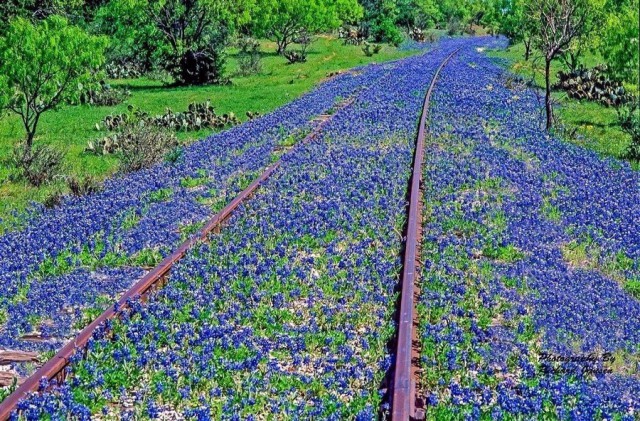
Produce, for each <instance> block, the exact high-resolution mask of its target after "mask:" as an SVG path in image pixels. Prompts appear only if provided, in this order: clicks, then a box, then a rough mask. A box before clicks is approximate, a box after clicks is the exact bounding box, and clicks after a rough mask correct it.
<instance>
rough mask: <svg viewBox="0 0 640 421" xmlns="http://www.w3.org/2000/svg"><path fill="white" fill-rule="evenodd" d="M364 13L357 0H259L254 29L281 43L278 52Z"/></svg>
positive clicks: (259, 34)
mask: <svg viewBox="0 0 640 421" xmlns="http://www.w3.org/2000/svg"><path fill="white" fill-rule="evenodd" d="M360 16H362V9H361V7H360V6H359V5H358V2H357V1H356V0H258V1H257V4H256V7H255V14H254V16H253V24H254V25H253V29H254V31H255V33H256V35H258V36H265V37H267V38H269V39H271V40H273V41H274V42H275V43H276V45H277V52H278V54H284V53H285V51H286V50H287V48H288V46H289V45H291V44H292V43H294V42H295V41H296V39H297V38H299V37H300V36H302V35H304V34H314V33H318V32H321V31H328V30H332V29H336V28H338V27H339V26H340V25H341V24H342V23H343V22H345V21H346V22H353V21H356V20H357V19H358V18H360Z"/></svg>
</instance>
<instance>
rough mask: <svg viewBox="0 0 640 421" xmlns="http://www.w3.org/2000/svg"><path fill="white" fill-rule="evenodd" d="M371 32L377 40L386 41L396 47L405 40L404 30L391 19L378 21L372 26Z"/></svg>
mask: <svg viewBox="0 0 640 421" xmlns="http://www.w3.org/2000/svg"><path fill="white" fill-rule="evenodd" d="M371 34H372V35H373V39H374V40H375V41H376V42H379V43H384V42H386V43H388V44H391V45H394V46H396V47H397V46H399V45H400V44H401V43H402V41H403V37H402V32H401V31H400V29H399V28H398V27H397V26H396V25H395V24H394V23H393V21H391V20H390V19H383V20H382V21H380V22H376V23H375V24H374V25H373V27H372V28H371Z"/></svg>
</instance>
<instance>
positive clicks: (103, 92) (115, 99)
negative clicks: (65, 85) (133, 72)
mask: <svg viewBox="0 0 640 421" xmlns="http://www.w3.org/2000/svg"><path fill="white" fill-rule="evenodd" d="M130 96H131V92H130V91H129V90H127V89H114V88H112V87H111V86H110V85H109V84H107V83H105V82H104V81H101V82H100V83H99V84H97V86H95V87H93V88H89V89H87V90H85V91H83V92H82V93H81V94H80V104H86V105H93V106H108V107H110V106H113V105H118V104H120V103H122V102H124V100H125V99H127V98H128V97H130Z"/></svg>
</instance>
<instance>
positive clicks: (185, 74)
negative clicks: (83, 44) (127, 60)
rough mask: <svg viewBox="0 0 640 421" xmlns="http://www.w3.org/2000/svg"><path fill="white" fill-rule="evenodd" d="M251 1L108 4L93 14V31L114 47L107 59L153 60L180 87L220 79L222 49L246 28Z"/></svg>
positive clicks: (166, 0)
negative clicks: (110, 40) (239, 28)
mask: <svg viewBox="0 0 640 421" xmlns="http://www.w3.org/2000/svg"><path fill="white" fill-rule="evenodd" d="M252 4H253V0H239V1H233V2H231V1H229V0H111V1H110V2H109V3H107V4H106V5H105V6H104V7H103V8H101V9H100V10H99V11H98V12H97V17H96V25H97V28H98V30H106V31H108V32H107V33H108V34H109V35H111V36H112V38H113V39H114V42H113V43H112V47H111V48H110V56H112V57H113V58H117V59H122V58H124V57H127V56H129V57H132V58H134V59H137V60H138V61H142V62H143V63H144V64H147V65H149V64H150V63H151V62H152V61H153V62H154V63H158V64H159V65H160V66H161V67H163V68H164V69H165V70H167V71H169V72H170V73H171V74H172V75H173V76H174V78H175V81H176V82H177V83H179V84H188V85H191V84H205V83H216V82H220V81H222V80H223V67H224V54H223V51H224V48H225V47H226V45H227V43H228V40H229V36H230V35H231V34H232V33H233V31H234V30H235V28H236V26H237V25H239V24H243V23H246V21H248V19H249V14H248V13H249V10H250V7H251V5H252Z"/></svg>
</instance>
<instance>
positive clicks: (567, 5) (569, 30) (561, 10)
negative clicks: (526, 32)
mask: <svg viewBox="0 0 640 421" xmlns="http://www.w3.org/2000/svg"><path fill="white" fill-rule="evenodd" d="M588 13H589V3H588V0H533V1H530V2H529V5H528V9H527V14H528V19H529V20H530V21H531V23H532V24H533V35H534V38H533V40H534V43H535V45H536V46H537V47H538V49H539V50H540V52H541V53H542V55H543V58H544V62H545V66H544V69H545V70H544V76H545V78H544V79H545V110H546V114H547V122H546V128H547V130H549V129H551V127H552V126H553V107H552V104H551V75H550V73H551V62H552V61H553V60H554V59H555V58H557V57H558V56H560V55H561V54H563V53H564V52H565V51H566V50H567V49H568V48H569V46H570V44H571V42H572V41H573V40H574V39H576V38H578V37H580V36H581V35H582V34H583V31H584V29H585V23H586V21H587V18H588Z"/></svg>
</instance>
